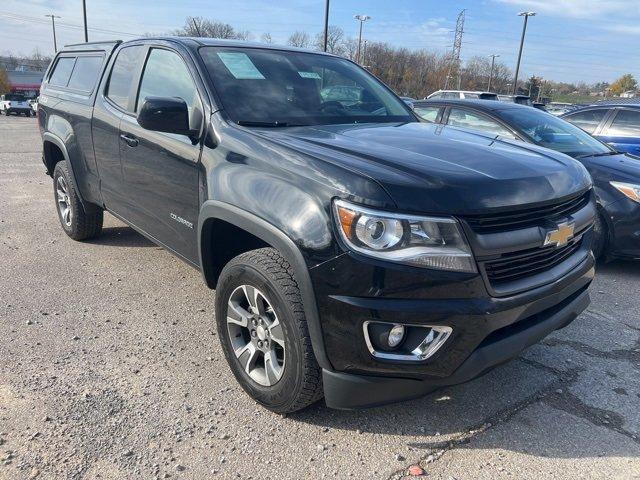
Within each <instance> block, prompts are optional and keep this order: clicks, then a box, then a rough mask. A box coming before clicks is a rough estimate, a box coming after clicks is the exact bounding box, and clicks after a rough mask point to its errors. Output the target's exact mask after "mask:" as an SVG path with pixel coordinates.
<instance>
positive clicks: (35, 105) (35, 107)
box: [29, 98, 38, 117]
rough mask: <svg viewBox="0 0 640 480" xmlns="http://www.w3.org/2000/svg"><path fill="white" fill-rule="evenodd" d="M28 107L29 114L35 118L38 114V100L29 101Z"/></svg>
mask: <svg viewBox="0 0 640 480" xmlns="http://www.w3.org/2000/svg"><path fill="white" fill-rule="evenodd" d="M29 105H30V106H31V114H32V115H33V116H34V117H35V116H36V115H37V114H38V99H37V98H33V99H31V100H29Z"/></svg>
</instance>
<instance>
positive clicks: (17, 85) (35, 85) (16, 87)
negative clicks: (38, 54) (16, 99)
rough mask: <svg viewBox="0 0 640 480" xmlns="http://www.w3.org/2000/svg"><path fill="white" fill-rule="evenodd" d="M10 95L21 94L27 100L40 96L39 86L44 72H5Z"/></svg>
mask: <svg viewBox="0 0 640 480" xmlns="http://www.w3.org/2000/svg"><path fill="white" fill-rule="evenodd" d="M7 76H8V77H9V84H10V85H11V93H21V94H23V95H24V96H25V97H27V98H36V97H38V96H39V95H40V85H41V84H42V79H43V78H44V71H40V72H36V71H29V70H7Z"/></svg>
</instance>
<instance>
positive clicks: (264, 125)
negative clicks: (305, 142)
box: [236, 120, 307, 128]
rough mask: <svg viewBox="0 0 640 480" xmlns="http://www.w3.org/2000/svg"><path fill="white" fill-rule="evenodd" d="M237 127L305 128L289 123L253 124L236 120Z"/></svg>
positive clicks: (298, 124) (252, 122)
mask: <svg viewBox="0 0 640 480" xmlns="http://www.w3.org/2000/svg"><path fill="white" fill-rule="evenodd" d="M236 123H237V124H238V125H242V126H243V127H269V128H278V127H306V126H307V125H305V124H304V123H289V122H277V121H276V122H254V121H252V120H238V121H237V122H236Z"/></svg>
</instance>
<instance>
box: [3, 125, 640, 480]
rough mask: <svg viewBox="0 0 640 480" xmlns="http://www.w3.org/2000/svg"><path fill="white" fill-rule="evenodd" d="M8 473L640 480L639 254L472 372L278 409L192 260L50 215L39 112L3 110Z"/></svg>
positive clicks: (116, 227) (114, 230)
mask: <svg viewBox="0 0 640 480" xmlns="http://www.w3.org/2000/svg"><path fill="white" fill-rule="evenodd" d="M0 193H1V196H0V198H2V201H1V202H0V272H1V273H0V479H3V480H4V479H7V480H8V479H25V478H44V479H51V478H53V479H80V478H83V479H84V478H87V479H93V478H102V479H131V478H149V479H151V478H184V479H187V478H189V479H192V478H193V479H205V478H206V479H209V478H214V479H215V478H247V479H250V478H254V479H266V478H276V479H278V480H284V479H301V478H305V479H306V478H314V479H317V478H356V479H377V478H382V479H384V478H389V479H399V478H403V477H405V476H407V477H408V472H409V467H410V466H413V467H414V468H413V469H412V470H411V471H412V472H414V473H420V471H419V470H418V469H417V468H416V465H419V466H420V467H421V468H422V469H423V470H424V471H425V472H426V478H442V479H446V480H451V479H467V478H470V479H476V478H487V479H496V478H507V479H514V478H523V479H540V478H607V479H611V478H621V479H623V478H636V479H638V478H640V458H639V457H640V408H639V407H640V376H639V375H638V374H639V372H640V308H638V307H639V305H640V300H639V299H638V291H639V288H640V264H639V263H633V262H614V263H610V264H608V265H605V266H603V267H602V268H600V271H599V272H598V275H597V278H596V281H595V284H594V286H593V287H592V290H591V291H592V299H593V303H592V305H591V307H590V308H589V310H588V311H587V312H585V314H583V315H582V316H581V317H580V318H578V319H577V320H576V321H575V322H574V323H573V324H572V325H570V326H569V327H567V328H566V329H564V330H562V331H559V332H556V333H555V334H554V335H552V336H551V337H549V338H548V339H546V340H545V341H544V342H542V343H541V344H539V345H536V346H534V347H532V348H530V349H529V350H528V351H526V352H525V353H524V354H523V355H522V356H521V357H520V358H518V359H516V360H514V361H513V362H511V363H509V364H507V365H504V366H502V367H500V368H498V369H496V370H494V371H493V372H492V373H490V374H488V375H486V376H485V377H483V378H480V379H477V380H475V381H473V382H471V383H469V384H466V385H462V386H458V387H455V388H449V389H446V390H442V391H440V392H437V393H435V394H432V395H430V396H428V397H426V398H424V399H421V400H417V401H412V402H407V403H404V404H400V405H393V406H389V407H385V408H378V409H373V410H367V411H361V412H341V411H332V410H329V409H327V408H326V407H325V406H324V404H322V402H321V403H319V404H317V405H315V406H312V407H311V408H309V409H307V410H305V411H303V412H300V413H297V414H295V415H291V416H289V417H286V418H285V417H281V416H278V415H274V414H272V413H270V412H268V411H266V410H264V409H262V408H260V407H258V406H257V405H256V404H255V403H254V402H252V401H251V400H250V399H249V398H248V397H247V396H246V395H245V394H244V393H243V391H242V390H241V389H240V387H239V386H238V385H237V384H236V383H235V381H234V379H233V377H232V375H231V373H230V372H229V370H228V368H227V366H226V364H225V361H224V358H223V356H222V352H221V349H220V347H219V345H218V339H217V338H216V334H215V331H214V320H213V295H214V293H213V292H211V291H209V290H208V289H207V288H206V287H205V286H204V284H203V282H202V279H201V277H200V274H199V273H198V272H197V271H195V270H193V269H191V268H190V267H188V266H186V265H185V264H183V263H182V262H180V261H179V260H177V259H176V258H174V257H173V256H172V255H171V254H169V253H167V252H165V251H164V250H162V249H160V248H158V247H156V246H155V245H153V244H151V243H150V242H148V241H147V240H145V239H144V238H143V237H141V236H140V235H138V234H137V233H135V232H134V231H133V230H131V229H130V228H128V227H126V226H125V225H123V224H122V223H121V222H119V221H118V220H116V219H114V218H113V217H111V216H108V215H107V216H106V217H105V230H104V233H103V235H102V236H101V237H100V238H99V239H97V240H95V241H91V242H85V243H78V242H74V241H72V240H70V239H69V238H67V237H66V235H65V234H64V233H63V231H62V229H61V228H60V226H59V224H58V220H57V218H56V213H55V206H54V201H53V192H52V185H51V180H50V178H49V177H47V176H45V175H44V168H43V166H42V163H41V159H40V138H39V135H38V131H37V126H36V123H35V120H34V119H27V118H17V117H9V118H7V117H4V116H3V117H0Z"/></svg>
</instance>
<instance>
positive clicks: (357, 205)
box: [38, 38, 595, 412]
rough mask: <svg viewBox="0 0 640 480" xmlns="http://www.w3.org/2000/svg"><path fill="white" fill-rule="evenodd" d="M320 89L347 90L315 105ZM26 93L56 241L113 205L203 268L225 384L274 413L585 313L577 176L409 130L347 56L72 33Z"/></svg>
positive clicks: (484, 353)
mask: <svg viewBox="0 0 640 480" xmlns="http://www.w3.org/2000/svg"><path fill="white" fill-rule="evenodd" d="M78 72H82V75H80V74H79V73H78ZM332 82H336V83H335V84H336V85H345V84H348V85H353V86H356V87H357V88H358V89H359V90H361V95H360V96H359V98H358V99H354V98H351V97H349V98H347V99H346V100H344V101H340V100H335V99H334V98H336V97H333V96H330V97H327V98H331V99H330V100H324V99H323V96H322V91H323V89H325V88H327V87H329V86H330V85H332ZM40 104H41V105H40V111H39V114H38V122H39V126H40V129H41V131H42V140H43V150H44V156H43V161H44V164H45V166H46V169H47V171H48V173H49V174H50V175H51V176H52V177H53V194H54V200H55V204H56V206H57V212H58V218H59V221H60V224H61V226H62V229H63V230H64V232H65V233H66V234H67V235H68V236H69V237H71V238H73V239H76V240H84V239H88V238H92V237H95V236H97V235H99V234H100V232H101V229H102V222H103V212H104V211H105V210H107V211H109V212H111V213H112V214H114V215H115V216H116V217H118V218H119V219H121V220H122V221H124V222H126V223H127V224H129V225H131V227H132V228H134V229H136V230H138V231H139V232H140V233H142V234H143V235H145V236H147V237H148V238H149V239H151V240H152V241H153V242H155V243H157V244H159V245H162V246H163V247H165V248H166V249H168V250H169V251H170V252H172V253H174V254H175V255H177V256H178V257H179V258H180V259H182V260H184V261H185V262H186V263H187V264H189V265H191V266H192V267H194V268H196V269H198V270H200V271H201V272H202V274H203V277H204V280H205V281H206V283H207V285H208V286H209V287H211V288H215V289H216V295H215V322H216V324H217V331H218V338H219V339H220V342H221V345H222V349H223V351H224V354H225V356H226V358H227V361H228V363H229V366H230V368H231V370H232V372H233V374H234V375H235V377H236V378H237V380H238V381H239V383H240V384H241V385H242V387H243V388H244V389H245V391H246V392H247V393H248V394H249V395H250V396H251V397H253V398H254V399H255V400H256V401H258V402H259V403H261V404H262V405H264V406H266V407H267V408H270V409H271V410H273V411H276V412H291V411H294V410H297V409H300V408H303V407H305V406H307V405H309V404H310V403H312V402H314V401H316V400H318V399H319V398H321V397H322V395H323V394H324V396H325V400H326V403H327V405H329V406H330V407H336V408H358V407H366V406H373V405H381V404H385V403H388V402H392V401H398V400H403V399H407V398H414V397H416V396H420V395H423V394H425V393H427V392H430V391H432V390H434V389H436V388H438V387H442V386H445V385H452V384H457V383H461V382H465V381H467V380H470V379H472V378H474V377H477V376H478V375H482V374H483V373H485V372H487V371H488V370H489V369H491V368H493V367H495V366H497V365H500V364H502V363H503V362H505V361H507V360H509V359H511V358H513V357H514V356H516V355H518V353H519V352H520V351H521V350H522V349H523V348H526V347H527V346H528V345H531V344H533V343H535V342H537V341H538V340H540V339H541V338H543V337H545V336H546V335H547V334H549V333H551V332H552V331H554V330H555V329H557V328H561V327H563V326H565V325H567V324H569V323H570V322H571V321H573V319H574V318H575V317H576V316H577V315H578V314H579V313H580V312H581V311H582V310H584V308H586V306H587V305H588V302H589V297H588V291H587V288H588V286H589V284H590V282H591V280H592V278H593V274H594V268H593V267H594V259H593V256H592V254H591V252H590V248H589V245H590V242H591V236H592V225H593V219H594V214H595V203H594V196H593V190H592V185H591V179H590V178H589V174H588V173H587V171H586V170H585V169H584V167H582V165H580V164H579V163H577V162H574V161H573V160H571V159H570V158H568V157H566V156H564V155H561V154H559V153H556V152H552V151H550V150H547V149H542V148H538V147H535V146H530V147H527V148H524V147H523V146H521V145H518V144H509V143H506V142H502V141H499V140H498V141H496V140H495V139H494V138H493V137H489V136H486V135H481V134H475V133H466V132H461V131H459V130H457V129H453V128H452V129H449V128H446V127H442V126H439V125H438V126H436V125H428V124H426V123H424V122H420V121H419V120H418V118H417V117H416V116H415V115H414V114H413V112H412V111H411V109H410V108H409V107H408V106H407V105H406V104H405V103H404V102H403V101H402V100H400V99H399V98H398V97H397V96H396V95H395V94H394V93H393V92H392V91H391V90H390V89H389V88H388V87H386V86H385V85H384V84H382V83H380V82H379V81H378V80H377V79H376V78H375V77H374V76H372V75H371V74H369V73H368V72H367V71H366V70H364V69H362V68H361V67H359V66H358V65H357V64H355V63H353V62H351V61H349V60H347V59H344V58H340V57H337V56H333V55H329V54H323V53H318V52H312V51H308V52H306V51H300V50H297V49H295V50H289V49H286V48H284V47H275V46H266V45H264V44H257V43H255V44H252V43H246V42H240V41H224V40H214V39H193V38H144V39H140V40H133V41H129V42H125V43H120V42H112V43H95V44H80V45H77V46H68V47H65V48H64V49H63V50H62V51H61V52H59V53H58V54H57V55H56V57H55V59H54V60H53V62H52V65H51V66H50V67H49V70H48V71H47V73H46V75H45V78H44V81H43V85H42V93H41V97H40ZM69 261H74V259H73V258H70V259H69ZM158 281H162V276H161V275H159V276H158ZM78 288H81V287H78ZM180 294H181V293H180V291H179V288H178V287H176V293H175V295H176V296H180ZM212 320H213V319H212Z"/></svg>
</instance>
